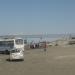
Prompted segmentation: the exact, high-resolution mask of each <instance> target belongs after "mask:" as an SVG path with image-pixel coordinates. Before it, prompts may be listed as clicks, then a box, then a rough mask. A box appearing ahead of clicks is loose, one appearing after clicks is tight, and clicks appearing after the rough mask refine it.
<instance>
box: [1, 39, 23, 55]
mask: <svg viewBox="0 0 75 75" xmlns="http://www.w3.org/2000/svg"><path fill="white" fill-rule="evenodd" d="M13 49H19V50H21V51H24V40H23V39H22V38H2V39H0V53H5V54H9V53H10V51H11V50H13Z"/></svg>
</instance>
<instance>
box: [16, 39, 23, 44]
mask: <svg viewBox="0 0 75 75" xmlns="http://www.w3.org/2000/svg"><path fill="white" fill-rule="evenodd" d="M15 42H16V44H17V45H22V44H23V40H22V39H16V40H15Z"/></svg>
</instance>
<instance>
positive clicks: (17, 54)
mask: <svg viewBox="0 0 75 75" xmlns="http://www.w3.org/2000/svg"><path fill="white" fill-rule="evenodd" d="M9 60H10V61H11V60H24V53H23V51H22V50H20V49H13V50H11V51H10V55H9Z"/></svg>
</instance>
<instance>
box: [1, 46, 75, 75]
mask: <svg viewBox="0 0 75 75" xmlns="http://www.w3.org/2000/svg"><path fill="white" fill-rule="evenodd" d="M8 58H9V55H2V54H0V75H75V47H50V48H48V49H47V51H46V52H44V50H43V49H34V50H25V52H24V61H15V62H14V61H13V62H9V61H7V59H8Z"/></svg>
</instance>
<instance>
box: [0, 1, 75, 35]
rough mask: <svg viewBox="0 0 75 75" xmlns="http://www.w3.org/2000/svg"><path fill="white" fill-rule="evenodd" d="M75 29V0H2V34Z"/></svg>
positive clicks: (0, 4) (71, 31) (0, 5)
mask: <svg viewBox="0 0 75 75" xmlns="http://www.w3.org/2000/svg"><path fill="white" fill-rule="evenodd" d="M22 33H24V34H42V33H50V34H53V33H54V34H57V33H75V1H74V0H0V35H5V34H22Z"/></svg>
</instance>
